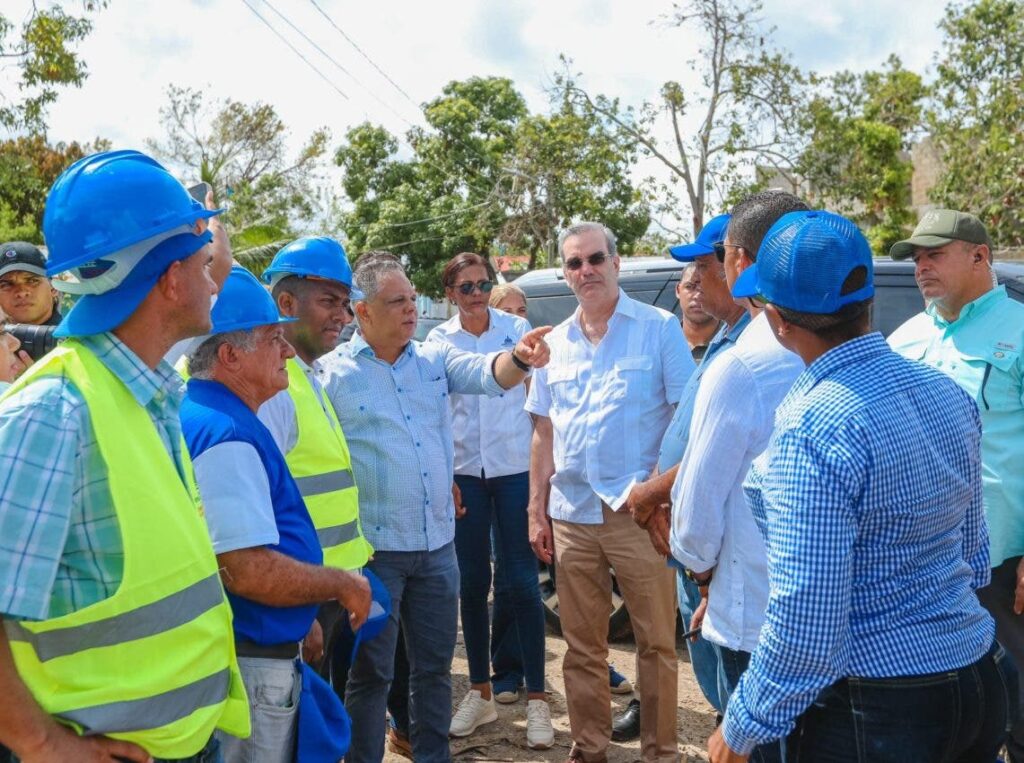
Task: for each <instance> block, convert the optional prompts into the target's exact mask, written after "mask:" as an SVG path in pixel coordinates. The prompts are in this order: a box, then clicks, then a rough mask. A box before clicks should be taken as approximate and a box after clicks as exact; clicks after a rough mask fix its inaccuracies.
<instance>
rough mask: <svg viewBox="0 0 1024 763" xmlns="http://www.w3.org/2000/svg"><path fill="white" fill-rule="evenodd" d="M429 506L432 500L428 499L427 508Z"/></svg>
mask: <svg viewBox="0 0 1024 763" xmlns="http://www.w3.org/2000/svg"><path fill="white" fill-rule="evenodd" d="M429 505H430V499H429V498H428V499H427V506H429Z"/></svg>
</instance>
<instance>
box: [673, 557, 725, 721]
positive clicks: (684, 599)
mask: <svg viewBox="0 0 1024 763" xmlns="http://www.w3.org/2000/svg"><path fill="white" fill-rule="evenodd" d="M676 593H677V595H678V596H679V614H681V615H682V616H683V630H687V631H688V630H690V619H691V618H692V617H693V613H694V611H695V610H696V609H697V607H698V605H699V604H700V591H699V590H698V589H697V584H696V583H694V582H693V581H692V580H690V579H689V578H688V577H686V575H684V574H683V573H682V572H678V573H677V574H676ZM686 650H687V651H688V652H689V653H690V667H692V668H693V674H694V676H696V677H697V685H698V686H700V690H701V692H703V694H704V698H705V699H706V700H707V701H708V702H709V703H710V704H711V706H712V707H713V708H715V710H717V711H718V713H719V714H721V713H722V707H723V706H724V704H725V703H724V702H722V701H721V700H720V699H719V697H718V652H717V651H715V647H714V645H713V644H712V643H711V642H710V641H708V640H706V639H705V638H704V637H703V636H697V640H696V641H690V639H686Z"/></svg>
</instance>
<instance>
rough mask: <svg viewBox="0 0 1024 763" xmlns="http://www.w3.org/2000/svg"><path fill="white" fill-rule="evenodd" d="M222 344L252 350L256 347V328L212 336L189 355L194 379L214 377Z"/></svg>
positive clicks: (189, 368) (189, 372)
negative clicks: (214, 368) (218, 352)
mask: <svg viewBox="0 0 1024 763" xmlns="http://www.w3.org/2000/svg"><path fill="white" fill-rule="evenodd" d="M222 344H230V345H231V346H232V347H235V348H237V349H239V350H241V351H242V352H252V351H253V350H255V349H256V330H255V329H245V330H243V331H225V332H224V333H223V334H214V335H213V336H211V337H210V338H209V339H207V340H206V341H205V342H203V343H202V344H201V345H199V346H198V347H196V348H195V350H193V351H192V354H191V355H189V356H188V374H189V376H191V377H192V378H193V379H212V378H213V367H214V365H215V364H216V363H217V351H218V350H219V349H220V346H221V345H222Z"/></svg>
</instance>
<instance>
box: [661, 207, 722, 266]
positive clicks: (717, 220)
mask: <svg viewBox="0 0 1024 763" xmlns="http://www.w3.org/2000/svg"><path fill="white" fill-rule="evenodd" d="M731 217H732V215H719V216H718V217H712V218H711V219H710V220H708V222H707V224H706V225H705V226H704V227H703V228H701V229H700V233H698V234H697V240H696V241H694V242H693V243H692V244H679V245H677V246H670V247H669V248H668V253H669V254H671V255H672V256H673V257H675V258H676V259H677V260H679V261H680V262H693V261H694V260H695V259H697V258H698V257H703V256H705V255H707V254H714V253H715V244H720V243H722V242H723V241H725V229H726V228H728V227H729V218H731Z"/></svg>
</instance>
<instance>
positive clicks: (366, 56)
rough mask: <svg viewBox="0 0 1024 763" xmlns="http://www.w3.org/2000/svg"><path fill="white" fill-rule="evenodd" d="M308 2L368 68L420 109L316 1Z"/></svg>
mask: <svg viewBox="0 0 1024 763" xmlns="http://www.w3.org/2000/svg"><path fill="white" fill-rule="evenodd" d="M309 2H311V3H312V4H313V7H314V8H316V9H317V10H318V11H320V15H321V16H323V17H324V18H325V19H327V22H328V23H329V24H330V25H331V26H332V27H334V28H335V29H336V30H337V31H338V34H340V35H341V36H342V37H344V38H345V40H346V41H347V42H348V44H349V45H351V46H352V47H353V48H355V49H356V51H357V52H358V53H359V55H361V56H362V57H363V58H365V59H366V60H367V61H368V62H369V63H370V66H372V67H373V68H374V69H376V70H377V72H378V73H379V74H380V76H382V77H383V78H384V79H386V80H387V81H388V82H390V83H391V86H392V87H394V88H395V90H397V91H398V92H399V93H401V94H402V95H404V96H405V98H406V100H407V101H409V103H411V104H412V105H413V106H415V107H416V108H417V109H419V108H420V105H419V104H418V103H416V101H414V100H413V99H412V96H410V95H409V94H408V93H407V92H405V91H404V90H403V89H402V88H401V87H400V86H399V85H398V83H397V82H395V81H394V80H393V79H391V77H389V76H388V75H387V73H386V72H385V71H384V70H383V69H381V68H380V67H379V66H377V63H376V62H375V61H374V60H373V59H372V58H370V57H369V56H368V55H367V54H366V53H365V52H364V51H363V49H362V48H360V47H359V46H358V45H356V41H355V40H353V39H352V38H351V37H349V36H348V35H347V34H345V30H344V29H342V28H341V27H340V26H338V25H337V24H335V23H334V19H332V18H331V17H330V16H328V15H327V12H326V11H325V10H324V9H323V8H321V7H320V4H319V3H317V1H316V0H309Z"/></svg>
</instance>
